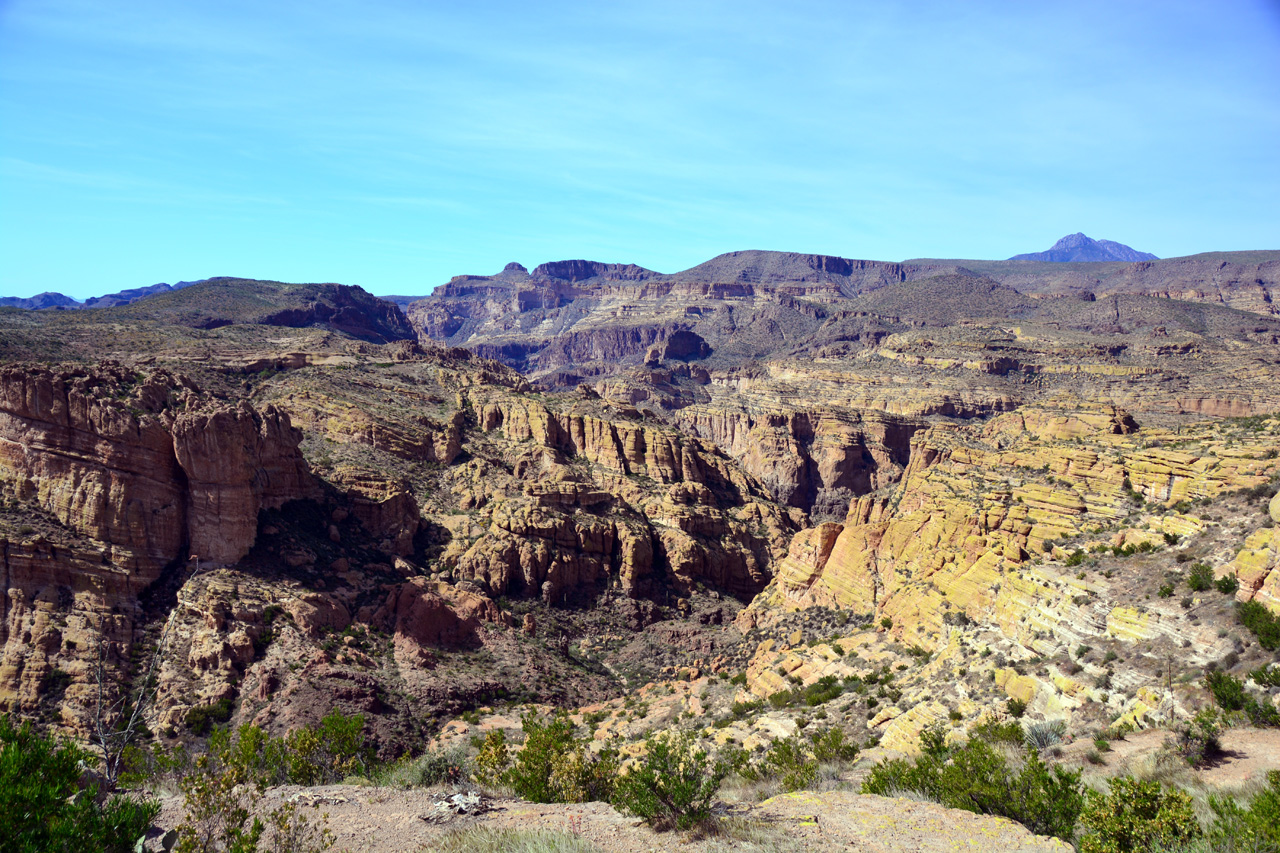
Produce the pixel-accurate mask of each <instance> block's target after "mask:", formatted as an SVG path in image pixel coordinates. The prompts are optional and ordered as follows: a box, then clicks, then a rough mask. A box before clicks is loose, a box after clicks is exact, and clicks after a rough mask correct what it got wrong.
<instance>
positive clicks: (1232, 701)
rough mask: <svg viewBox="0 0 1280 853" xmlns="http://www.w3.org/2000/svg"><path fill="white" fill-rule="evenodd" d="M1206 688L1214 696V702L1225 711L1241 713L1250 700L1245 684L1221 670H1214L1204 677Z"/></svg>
mask: <svg viewBox="0 0 1280 853" xmlns="http://www.w3.org/2000/svg"><path fill="white" fill-rule="evenodd" d="M1204 686H1205V687H1207V688H1208V689H1209V692H1210V693H1212V694H1213V701H1215V702H1217V703H1218V707H1219V708H1221V709H1222V710H1224V711H1239V710H1242V709H1243V708H1244V706H1245V703H1246V702H1247V701H1248V700H1249V698H1250V697H1249V694H1248V693H1247V692H1245V689H1244V682H1243V681H1241V680H1240V679H1238V678H1233V677H1232V676H1231V675H1230V674H1228V673H1225V672H1222V671H1221V670H1216V669H1215V670H1213V671H1212V672H1210V673H1208V674H1207V675H1205V677H1204Z"/></svg>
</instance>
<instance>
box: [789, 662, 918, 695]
mask: <svg viewBox="0 0 1280 853" xmlns="http://www.w3.org/2000/svg"><path fill="white" fill-rule="evenodd" d="M926 654H928V653H927V652H926ZM842 693H844V686H843V685H841V684H840V681H839V679H837V678H836V677H835V676H834V675H824V676H823V677H822V678H819V679H818V680H817V681H815V682H814V683H813V684H810V685H809V686H808V687H806V688H805V689H804V696H803V698H804V703H805V704H806V705H808V706H809V707H811V708H812V707H815V706H817V705H822V704H825V703H827V702H830V701H831V700H832V699H835V698H837V697H839V696H840V695H841V694H842Z"/></svg>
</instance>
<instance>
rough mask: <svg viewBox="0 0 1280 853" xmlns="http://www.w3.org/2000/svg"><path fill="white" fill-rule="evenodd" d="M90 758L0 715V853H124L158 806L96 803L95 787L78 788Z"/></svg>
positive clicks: (122, 800) (122, 801) (124, 800)
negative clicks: (0, 852)
mask: <svg viewBox="0 0 1280 853" xmlns="http://www.w3.org/2000/svg"><path fill="white" fill-rule="evenodd" d="M93 761H94V758H93V757H92V756H91V755H90V754H89V753H87V752H85V751H84V750H82V749H80V748H79V747H77V746H75V745H73V744H70V743H66V742H59V741H56V740H54V739H53V738H51V737H49V736H48V735H44V734H40V733H37V732H36V731H34V730H33V729H32V728H31V724H30V723H23V724H22V726H21V728H14V726H13V724H12V722H11V721H10V720H9V717H8V716H7V715H0V815H3V816H4V817H3V825H4V829H3V832H0V849H3V850H4V851H6V853H9V851H12V853H79V851H82V850H95V851H96V850H102V851H107V853H116V851H119V853H128V851H132V850H133V849H134V844H135V843H136V842H137V841H138V839H140V838H141V837H142V836H144V835H145V834H146V832H147V828H148V827H149V826H150V825H151V821H152V819H153V818H154V817H155V816H156V814H157V813H158V812H159V811H160V806H159V804H157V803H156V802H154V801H152V800H137V799H130V798H126V797H120V796H113V797H111V798H110V799H107V800H105V801H101V802H100V801H99V796H98V795H99V791H98V787H97V785H95V784H89V785H87V786H86V787H84V788H81V777H82V770H81V767H82V765H84V764H86V763H89V762H93Z"/></svg>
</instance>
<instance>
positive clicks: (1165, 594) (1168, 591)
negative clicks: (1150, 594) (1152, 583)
mask: <svg viewBox="0 0 1280 853" xmlns="http://www.w3.org/2000/svg"><path fill="white" fill-rule="evenodd" d="M1156 594H1157V595H1159V596H1160V597H1161V598H1173V584H1171V583H1164V584H1161V585H1160V589H1158V590H1156Z"/></svg>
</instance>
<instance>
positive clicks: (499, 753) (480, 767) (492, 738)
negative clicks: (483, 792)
mask: <svg viewBox="0 0 1280 853" xmlns="http://www.w3.org/2000/svg"><path fill="white" fill-rule="evenodd" d="M510 763H511V752H510V750H508V749H507V733H506V732H504V731H503V730H502V729H493V730H491V731H488V732H486V733H485V736H484V740H483V741H482V742H481V744H480V751H479V752H477V753H476V760H475V765H476V772H475V777H476V781H477V782H479V783H480V784H481V785H496V784H498V783H500V782H501V781H502V778H503V774H504V773H506V772H507V766H508V765H509V764H510Z"/></svg>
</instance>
